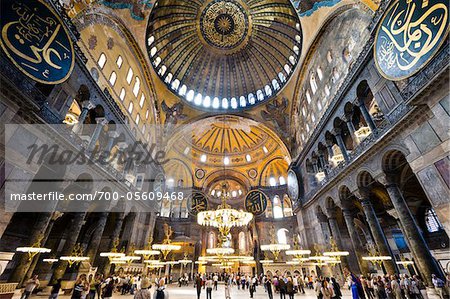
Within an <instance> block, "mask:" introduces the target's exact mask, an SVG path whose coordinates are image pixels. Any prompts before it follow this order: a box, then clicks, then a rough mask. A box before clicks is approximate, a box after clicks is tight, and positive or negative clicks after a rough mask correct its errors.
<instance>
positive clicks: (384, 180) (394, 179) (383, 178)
mask: <svg viewBox="0 0 450 299" xmlns="http://www.w3.org/2000/svg"><path fill="white" fill-rule="evenodd" d="M399 179H400V175H399V174H398V173H396V172H386V171H385V172H384V173H383V174H381V175H379V176H377V177H376V178H375V180H376V181H378V182H379V183H380V184H382V185H384V186H385V187H389V186H393V185H398V184H399Z"/></svg>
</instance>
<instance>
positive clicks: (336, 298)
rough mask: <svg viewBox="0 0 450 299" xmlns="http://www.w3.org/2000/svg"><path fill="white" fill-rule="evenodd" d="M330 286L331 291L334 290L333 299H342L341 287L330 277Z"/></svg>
mask: <svg viewBox="0 0 450 299" xmlns="http://www.w3.org/2000/svg"><path fill="white" fill-rule="evenodd" d="M331 284H332V285H333V290H334V297H333V299H341V297H342V292H341V286H340V285H339V284H338V283H337V281H336V278H334V277H331ZM304 293H305V291H303V294H304Z"/></svg>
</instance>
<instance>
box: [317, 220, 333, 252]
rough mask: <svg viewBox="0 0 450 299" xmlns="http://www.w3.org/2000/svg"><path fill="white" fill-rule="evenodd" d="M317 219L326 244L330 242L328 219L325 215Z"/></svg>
mask: <svg viewBox="0 0 450 299" xmlns="http://www.w3.org/2000/svg"><path fill="white" fill-rule="evenodd" d="M317 219H318V220H319V224H320V228H321V229H322V235H323V240H324V241H325V244H327V243H329V241H330V233H329V231H328V217H327V216H326V215H325V214H323V213H318V214H317Z"/></svg>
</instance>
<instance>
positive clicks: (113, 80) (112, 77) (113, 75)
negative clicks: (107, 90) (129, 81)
mask: <svg viewBox="0 0 450 299" xmlns="http://www.w3.org/2000/svg"><path fill="white" fill-rule="evenodd" d="M116 80H117V74H116V72H114V71H113V72H112V73H111V75H110V76H109V83H110V84H111V86H114V85H115V84H116Z"/></svg>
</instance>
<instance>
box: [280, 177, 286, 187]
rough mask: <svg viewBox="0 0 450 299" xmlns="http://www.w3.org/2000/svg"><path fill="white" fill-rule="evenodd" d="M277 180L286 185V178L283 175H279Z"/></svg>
mask: <svg viewBox="0 0 450 299" xmlns="http://www.w3.org/2000/svg"><path fill="white" fill-rule="evenodd" d="M278 180H279V182H280V185H286V179H285V178H284V177H283V176H280V178H279V179H278Z"/></svg>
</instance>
